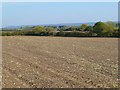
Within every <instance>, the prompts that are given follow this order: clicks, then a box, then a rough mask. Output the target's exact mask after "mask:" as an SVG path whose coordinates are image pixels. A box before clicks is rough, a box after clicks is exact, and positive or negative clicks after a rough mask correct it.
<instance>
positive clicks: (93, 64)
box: [2, 36, 118, 88]
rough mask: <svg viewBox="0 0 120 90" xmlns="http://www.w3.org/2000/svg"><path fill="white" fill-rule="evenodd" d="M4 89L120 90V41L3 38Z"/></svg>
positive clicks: (115, 39)
mask: <svg viewBox="0 0 120 90" xmlns="http://www.w3.org/2000/svg"><path fill="white" fill-rule="evenodd" d="M2 60H3V61H2V66H3V69H2V70H3V71H2V76H3V77H2V87H3V88H36V87H37V88H44V87H45V88H98V87H103V88H106V87H109V88H115V87H118V84H117V83H118V79H117V76H118V39H117V38H73V37H39V36H4V37H2Z"/></svg>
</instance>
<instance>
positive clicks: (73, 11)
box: [2, 2, 118, 27]
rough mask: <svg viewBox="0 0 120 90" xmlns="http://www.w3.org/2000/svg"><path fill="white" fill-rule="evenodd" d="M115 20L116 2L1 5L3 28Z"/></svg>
mask: <svg viewBox="0 0 120 90" xmlns="http://www.w3.org/2000/svg"><path fill="white" fill-rule="evenodd" d="M117 20H118V3H117V2H3V3H2V25H3V27H4V26H19V25H41V24H59V23H85V22H97V21H117Z"/></svg>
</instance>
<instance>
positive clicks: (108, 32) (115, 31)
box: [2, 21, 120, 37]
mask: <svg viewBox="0 0 120 90" xmlns="http://www.w3.org/2000/svg"><path fill="white" fill-rule="evenodd" d="M119 31H120V28H119V25H118V24H116V23H114V22H112V21H108V22H97V23H95V24H94V25H93V26H89V25H88V24H82V25H81V26H33V27H24V28H20V29H18V30H12V31H11V30H9V31H8V30H7V31H6V30H3V32H2V36H15V35H26V36H65V37H92V36H93V37H118V36H119Z"/></svg>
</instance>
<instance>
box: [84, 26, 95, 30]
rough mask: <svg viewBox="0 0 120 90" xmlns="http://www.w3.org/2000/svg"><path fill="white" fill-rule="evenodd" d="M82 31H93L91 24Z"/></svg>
mask: <svg viewBox="0 0 120 90" xmlns="http://www.w3.org/2000/svg"><path fill="white" fill-rule="evenodd" d="M84 31H93V27H92V26H88V27H86V28H85V30H84Z"/></svg>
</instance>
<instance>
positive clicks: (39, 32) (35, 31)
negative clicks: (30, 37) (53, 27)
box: [32, 26, 46, 35]
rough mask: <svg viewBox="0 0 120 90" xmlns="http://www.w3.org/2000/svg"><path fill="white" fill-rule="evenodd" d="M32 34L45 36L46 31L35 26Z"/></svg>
mask: <svg viewBox="0 0 120 90" xmlns="http://www.w3.org/2000/svg"><path fill="white" fill-rule="evenodd" d="M32 32H33V34H35V35H45V33H46V30H45V29H44V27H41V26H35V27H34V28H33V31H32Z"/></svg>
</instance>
